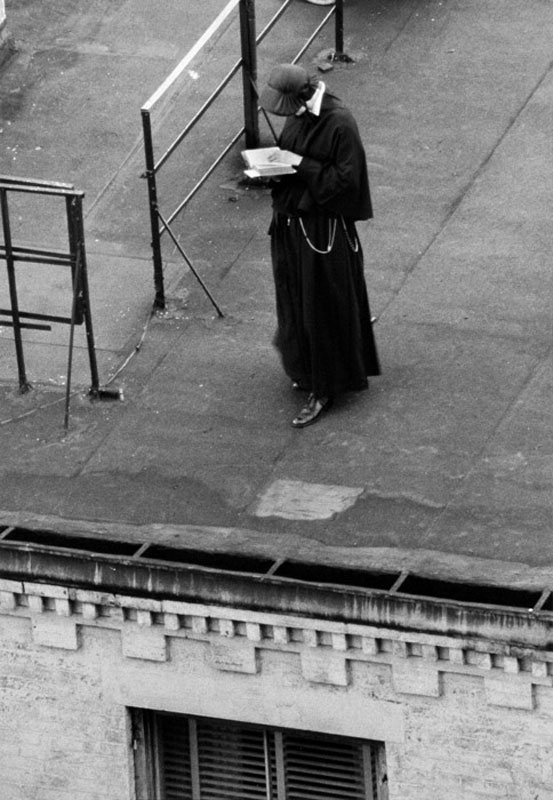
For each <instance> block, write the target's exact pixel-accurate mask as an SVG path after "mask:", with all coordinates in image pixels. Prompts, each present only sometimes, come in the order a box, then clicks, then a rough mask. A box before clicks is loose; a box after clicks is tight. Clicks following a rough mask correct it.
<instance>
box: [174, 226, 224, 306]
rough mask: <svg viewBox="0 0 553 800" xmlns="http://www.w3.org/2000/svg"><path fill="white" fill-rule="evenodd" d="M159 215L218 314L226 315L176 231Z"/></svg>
mask: <svg viewBox="0 0 553 800" xmlns="http://www.w3.org/2000/svg"><path fill="white" fill-rule="evenodd" d="M159 216H160V219H161V220H162V222H163V224H164V226H165V230H166V231H167V233H168V234H169V236H170V237H171V239H172V241H173V244H174V245H175V247H176V248H177V250H178V251H179V253H180V254H181V256H182V257H183V258H184V260H185V261H186V263H187V264H188V266H189V267H190V269H191V271H192V273H193V275H194V277H195V278H196V280H197V281H198V283H199V284H200V286H201V287H202V289H203V290H204V292H205V293H206V295H207V296H208V297H209V299H210V300H211V304H212V305H213V307H214V309H215V310H216V312H217V314H218V315H219V316H220V317H224V314H223V312H222V311H221V309H220V308H219V306H218V305H217V303H216V302H215V300H214V298H213V296H212V294H211V292H210V291H209V289H208V288H207V286H206V285H205V283H204V282H203V280H202V279H201V277H200V275H199V274H198V273H197V272H196V270H195V269H194V265H193V264H192V262H191V261H190V259H189V258H188V256H187V255H186V253H185V252H184V250H183V247H182V245H181V243H180V242H179V240H178V239H177V237H176V236H175V234H174V233H173V231H172V230H171V227H170V225H169V223H168V222H166V221H165V220H164V219H163V217H162V216H161V214H160V215H159Z"/></svg>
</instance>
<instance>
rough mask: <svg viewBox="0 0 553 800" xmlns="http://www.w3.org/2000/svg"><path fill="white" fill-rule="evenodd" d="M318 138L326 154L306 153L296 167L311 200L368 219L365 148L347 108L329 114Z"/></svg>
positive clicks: (370, 213) (348, 214)
mask: <svg viewBox="0 0 553 800" xmlns="http://www.w3.org/2000/svg"><path fill="white" fill-rule="evenodd" d="M320 142H321V143H323V142H324V151H325V155H324V156H322V155H321V156H319V155H318V154H317V156H318V157H315V156H314V155H311V154H306V155H304V156H303V159H302V161H301V163H300V164H299V165H298V167H297V174H298V177H299V178H300V179H301V180H302V181H303V182H304V183H305V184H306V185H307V188H308V190H309V195H310V198H311V200H312V201H313V202H314V203H315V205H316V206H318V207H319V208H322V209H324V210H325V211H327V212H329V213H332V214H342V215H343V216H345V217H350V218H352V219H369V218H370V217H372V204H371V196H370V190H369V179H368V174H367V162H366V157H365V151H364V148H363V144H362V142H361V138H360V136H359V131H358V129H357V125H356V123H355V120H354V119H353V117H352V116H351V114H350V113H349V112H348V111H347V110H346V109H337V110H335V111H333V112H332V113H330V114H328V116H327V119H326V120H325V121H324V134H323V135H322V136H321V139H320ZM320 150H321V152H322V150H323V148H320Z"/></svg>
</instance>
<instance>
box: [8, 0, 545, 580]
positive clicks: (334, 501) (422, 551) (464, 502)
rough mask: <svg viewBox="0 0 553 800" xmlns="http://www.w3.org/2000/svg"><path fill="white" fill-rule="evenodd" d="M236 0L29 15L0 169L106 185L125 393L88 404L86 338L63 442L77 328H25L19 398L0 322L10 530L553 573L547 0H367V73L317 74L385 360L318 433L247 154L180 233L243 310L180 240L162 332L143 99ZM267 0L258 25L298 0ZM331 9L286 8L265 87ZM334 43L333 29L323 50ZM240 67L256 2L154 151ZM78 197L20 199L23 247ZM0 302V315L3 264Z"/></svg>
mask: <svg viewBox="0 0 553 800" xmlns="http://www.w3.org/2000/svg"><path fill="white" fill-rule="evenodd" d="M225 5H226V3H225V0H201V2H200V1H199V0H186V2H182V0H166V2H165V3H163V4H162V6H159V7H157V6H156V14H155V17H152V16H151V7H150V4H148V3H145V2H143V0H90V2H88V3H86V4H75V3H73V2H71V0H51V1H50V2H48V3H47V4H46V3H43V2H42V0H26V2H23V1H22V0H12V2H11V3H9V4H8V7H7V15H8V19H7V23H8V28H9V31H10V33H11V35H12V37H13V40H14V42H15V45H16V48H17V50H16V52H15V53H14V55H13V56H12V57H11V59H9V60H8V61H7V63H4V65H3V66H2V67H0V103H1V124H0V128H1V132H0V153H1V157H2V166H1V169H0V172H1V173H2V174H3V175H9V176H20V177H28V178H40V179H47V180H54V181H63V182H68V183H72V184H74V185H75V187H76V188H77V189H81V190H83V191H84V192H85V193H86V196H85V215H86V216H85V227H86V237H87V238H86V248H87V255H88V264H89V280H90V284H91V293H92V314H93V321H94V329H95V335H96V344H97V353H98V360H99V366H100V373H101V383H102V385H105V386H109V387H112V388H118V389H121V391H122V396H123V399H122V400H120V401H118V400H114V401H96V402H91V401H90V400H89V399H88V397H87V393H86V392H87V388H88V386H89V382H90V377H89V373H88V362H87V358H86V347H85V341H84V336H83V334H82V332H81V331H80V330H79V331H78V332H77V340H76V344H77V351H76V354H75V359H74V372H73V384H72V385H73V389H74V394H73V396H72V399H71V414H70V423H69V428H68V430H65V429H64V426H63V417H64V398H65V390H64V382H65V374H66V369H67V341H68V330H67V327H66V326H57V327H56V328H55V329H54V330H53V331H52V332H50V333H42V332H36V331H35V332H33V331H31V332H28V333H27V334H26V336H25V356H26V360H27V367H28V373H29V378H30V380H31V382H32V384H33V390H32V391H31V392H29V393H28V394H25V395H20V394H19V392H18V389H17V369H16V360H15V350H14V344H13V336H12V332H11V330H10V329H8V328H1V329H0V397H1V401H2V403H1V409H2V410H1V412H0V437H1V445H2V463H1V465H0V509H1V512H0V524H6V525H21V526H30V527H39V528H41V527H42V528H47V529H51V530H71V531H80V532H82V533H83V534H93V535H95V536H108V537H110V536H113V537H116V538H118V539H121V538H128V539H129V540H133V541H141V540H144V541H146V540H148V541H151V540H152V538H154V539H155V540H156V541H160V542H164V543H171V544H182V545H183V546H193V547H197V548H206V549H212V550H221V551H225V552H227V551H228V552H242V553H243V552H248V553H253V554H264V555H268V556H269V557H271V558H272V557H275V555H278V556H286V555H288V556H291V557H292V556H293V557H301V558H303V559H306V560H311V561H315V562H321V563H340V564H343V565H350V566H351V565H355V566H357V567H359V566H367V567H374V568H381V569H388V570H395V569H406V570H413V571H416V572H418V573H424V574H427V575H434V576H438V577H441V578H454V579H459V580H475V581H480V582H492V583H493V582H496V583H499V584H502V585H505V584H511V585H521V586H540V587H541V586H543V585H553V539H552V535H551V534H552V521H553V520H552V504H551V498H552V494H551V488H552V469H551V467H552V461H553V458H552V434H551V408H552V403H551V400H552V391H551V389H552V381H551V378H552V374H551V332H552V311H551V309H552V295H553V282H552V278H551V268H550V259H551V252H552V249H553V248H552V245H553V228H552V226H551V222H550V215H551V198H552V190H553V180H552V173H551V108H552V104H553V69H552V60H551V33H550V31H551V29H552V26H553V5H552V4H551V3H546V2H542V0H528V2H526V3H524V4H520V3H519V2H515V0H489V1H488V2H486V3H480V2H477V0H467V2H465V3H463V4H461V5H460V4H458V3H455V2H453V0H439V2H438V0H426V1H425V2H415V3H412V2H406V1H405V0H389V1H388V2H384V1H383V0H382V1H381V0H374V2H369V0H346V5H345V49H346V52H347V54H348V55H349V56H350V57H351V58H352V59H353V61H352V62H351V63H336V64H334V66H333V68H332V70H330V71H328V72H325V73H324V75H323V74H322V77H323V79H324V80H325V81H326V82H327V84H328V85H329V87H330V88H331V89H332V90H333V91H334V92H335V93H336V94H338V95H340V96H342V97H343V98H344V99H345V100H346V101H347V102H348V104H349V105H350V107H351V108H352V109H353V111H354V113H355V114H356V117H357V119H358V122H359V126H360V129H361V132H362V136H363V139H364V142H365V146H366V150H367V158H368V162H369V173H370V177H371V187H372V192H373V199H374V204H375V212H376V217H375V219H374V221H371V222H369V223H362V224H361V225H360V226H359V233H360V236H361V239H362V242H363V246H364V250H365V261H366V276H367V284H368V288H369V295H370V298H371V306H372V308H373V311H374V313H375V314H376V316H377V317H378V321H377V323H376V327H375V332H376V338H377V344H378V347H379V353H380V357H381V362H382V368H383V374H382V376H381V377H380V378H378V379H374V380H372V381H371V386H370V390H369V392H368V393H361V394H359V395H349V396H346V397H344V398H342V399H341V400H340V401H339V402H338V403H337V405H336V406H335V408H334V409H333V410H332V411H331V412H330V413H329V414H328V415H326V416H325V417H324V418H323V419H322V420H321V421H320V422H318V423H317V424H316V425H314V426H313V427H311V428H308V429H306V430H304V431H296V430H294V429H292V428H291V426H290V420H291V418H292V417H293V416H294V414H295V412H296V410H297V409H298V407H299V406H300V405H301V404H302V398H301V397H298V396H297V394H295V393H294V392H292V390H291V389H290V386H289V384H288V381H287V380H286V378H285V376H284V374H283V373H282V370H281V367H280V364H279V363H278V358H277V356H276V353H275V352H274V350H273V348H272V345H271V338H272V333H273V328H274V310H273V306H274V301H273V290H272V278H271V269H270V259H269V240H268V237H267V228H268V224H269V218H270V198H269V195H268V192H267V190H266V189H265V188H256V187H253V186H249V185H246V184H244V183H243V181H242V180H241V176H242V173H241V168H242V167H241V163H240V158H239V154H238V153H239V149H240V148H239V147H237V148H236V152H235V153H233V154H232V155H231V156H229V157H228V158H227V159H226V160H225V162H224V163H223V164H222V165H221V166H220V167H219V168H218V169H217V170H216V172H215V173H214V174H213V176H212V177H211V178H210V180H209V181H208V183H207V185H206V186H205V187H204V188H203V189H202V190H201V192H200V193H199V194H198V195H197V197H196V198H195V199H194V201H193V202H192V203H191V205H190V206H189V208H187V210H186V211H185V212H184V213H183V214H182V215H181V216H180V217H179V219H178V221H177V223H176V225H175V228H176V230H177V232H178V236H179V239H180V242H181V244H182V246H183V247H184V249H185V250H186V252H187V254H188V256H189V257H190V258H191V260H192V262H193V263H194V265H195V266H196V268H197V269H198V270H199V272H200V274H201V276H202V278H203V279H204V280H205V282H206V284H207V285H208V287H209V289H210V291H211V292H212V293H213V295H214V296H215V298H216V300H217V302H218V304H219V305H220V306H221V308H222V309H223V312H224V317H223V318H222V319H221V318H219V317H218V316H217V315H216V314H215V313H214V309H213V307H212V305H211V304H210V302H209V300H208V298H207V297H206V295H205V294H204V292H203V291H202V290H201V288H200V287H199V285H198V283H197V282H196V280H195V279H194V277H193V275H192V274H191V272H190V271H189V270H188V268H187V266H186V264H185V263H184V262H183V261H182V259H181V257H180V255H179V253H178V252H177V250H176V249H175V248H174V247H172V246H171V243H170V242H169V240H168V241H167V242H165V245H164V247H165V249H164V257H165V263H166V273H165V277H166V288H167V296H168V307H167V310H166V312H164V313H162V314H158V315H156V316H153V317H152V316H151V307H152V301H153V296H154V293H153V279H152V263H151V258H150V233H149V217H148V204H147V192H146V185H145V182H144V181H143V180H142V179H141V178H140V175H141V173H142V172H143V170H144V156H143V150H142V139H141V119H140V108H141V106H142V105H143V104H144V103H145V101H146V100H147V99H148V98H149V96H150V95H151V94H152V92H153V91H154V90H155V89H156V88H157V86H158V85H159V84H160V83H161V82H162V81H163V80H164V78H165V77H166V76H167V75H168V74H169V73H170V72H171V70H172V69H173V68H174V67H175V65H176V64H177V63H178V62H179V60H180V59H181V58H182V57H183V56H184V55H185V54H186V53H187V52H188V50H189V49H190V48H191V47H192V45H193V44H194V43H195V42H196V40H197V39H198V37H199V36H200V35H201V34H202V33H203V32H204V30H205V29H206V28H207V27H208V25H209V24H210V23H211V22H212V21H213V20H214V19H215V17H216V16H217V15H218V14H219V12H220V11H221V10H222V9H223V8H224V7H225ZM256 6H257V16H258V23H259V24H258V29H261V27H262V25H263V24H264V22H265V21H267V20H268V19H269V17H270V16H271V15H272V14H273V13H274V12H275V11H276V10H277V9H278V8H279V7H280V6H281V2H280V1H279V0H258V1H257V4H256ZM324 13H325V10H324V9H321V8H318V7H316V6H313V5H309V4H307V3H304V2H301V0H297V2H295V3H293V4H292V5H291V7H290V8H289V10H288V11H287V12H286V14H285V16H284V17H283V20H282V22H281V23H280V24H279V26H278V28H276V29H275V31H274V33H273V34H271V35H270V36H269V37H268V38H267V39H266V41H265V42H264V43H263V45H262V46H261V49H260V53H259V75H260V81H263V80H264V78H265V77H266V76H267V74H268V71H269V69H270V67H271V66H272V65H273V64H274V63H276V62H281V61H288V60H291V59H292V58H294V56H295V54H296V52H297V51H298V49H299V47H300V46H301V43H302V41H303V39H304V38H306V37H307V35H309V33H310V32H311V31H312V29H313V27H314V25H315V24H316V22H317V21H318V20H320V19H321V17H322V15H323V14H324ZM332 43H333V38H332V26H330V27H328V28H327V29H326V31H325V33H324V34H323V36H322V37H321V38H320V39H318V40H317V42H316V44H315V45H314V46H313V47H312V49H311V51H309V53H308V54H307V55H306V56H305V57H304V59H303V61H302V63H303V64H304V65H306V66H308V67H310V68H313V69H315V68H316V65H317V64H321V63H324V55H325V53H326V51H327V50H328V49H329V48H331V47H332ZM238 56H239V50H238V34H237V15H236V14H234V15H231V16H230V17H229V19H228V21H227V22H226V23H225V26H224V29H223V30H222V32H221V33H220V34H219V35H218V36H217V37H215V39H214V40H212V41H211V42H210V44H209V46H208V47H207V48H206V49H205V50H204V51H202V53H201V55H199V56H198V58H197V59H196V60H195V61H194V63H193V65H191V68H190V69H189V70H187V71H186V73H185V74H184V76H183V79H182V80H181V81H179V82H178V84H177V85H176V86H175V90H174V91H173V92H171V94H170V96H168V97H167V98H166V99H165V100H164V101H163V102H162V103H161V104H160V107H159V108H156V115H155V118H154V120H155V121H154V129H155V133H154V139H155V144H156V152H157V154H158V155H160V154H161V153H162V152H163V151H164V149H165V147H166V146H167V145H168V143H169V142H170V141H171V140H172V137H173V136H174V135H175V134H176V133H177V132H178V131H179V130H180V129H182V127H184V124H185V123H186V121H187V120H188V119H189V118H190V116H191V115H192V114H193V113H194V111H195V110H197V108H199V106H200V105H201V102H202V101H203V99H204V98H205V97H206V96H207V95H208V94H209V93H210V92H211V91H212V89H213V88H214V86H215V85H216V83H217V81H218V80H219V79H220V78H221V77H222V75H223V74H224V73H225V71H226V68H227V67H228V66H230V65H232V64H233V63H234V62H235V61H236V59H237V58H238ZM240 89H241V86H240V80H237V81H236V83H233V84H232V85H231V87H229V90H228V91H227V93H226V94H225V95H224V98H223V99H222V100H221V102H220V104H219V106H218V107H217V109H216V111H215V112H214V113H210V114H208V115H206V118H205V119H204V122H203V123H202V129H201V131H200V134H199V136H198V137H194V136H193V137H191V141H190V143H189V144H187V145H186V146H184V147H183V148H182V153H180V154H179V155H178V157H175V160H174V162H171V166H170V167H169V169H168V170H167V171H166V172H165V173H164V174H163V178H162V181H161V184H160V187H161V188H160V204H161V207H162V210H163V209H166V210H167V213H170V211H171V210H172V208H174V207H175V206H176V205H177V204H178V202H179V201H180V200H181V199H182V197H183V196H184V194H185V193H187V192H188V191H189V189H190V188H191V187H192V186H193V185H194V182H195V178H196V176H197V174H201V171H202V167H203V166H204V164H207V163H208V162H209V159H210V158H212V157H214V156H215V155H217V154H218V152H219V151H220V149H222V146H223V145H224V143H225V139H226V138H228V136H229V133H234V131H235V130H237V129H238V128H239V127H240V125H241V117H240V103H241V97H240ZM261 128H262V132H263V135H264V136H268V129H267V128H266V127H265V126H264V123H263V122H262V123H261ZM33 202H34V203H36V202H37V201H33ZM59 211H60V209H59V208H58V207H56V206H55V204H54V206H52V204H43V205H39V204H38V203H37V204H36V205H32V204H31V206H30V207H28V206H25V204H24V203H23V201H21V200H18V201H17V202H16V204H15V205H14V208H13V220H12V225H13V235H14V239H17V240H18V241H24V242H34V243H39V242H40V243H45V242H46V243H53V244H58V243H59V242H60V241H64V236H65V233H64V229H63V225H60V220H61V221H63V215H60V213H59ZM0 274H1V273H0ZM18 281H19V291H20V305H21V307H22V308H23V309H24V310H28V311H31V310H33V311H42V312H43V313H44V312H45V311H49V310H51V309H54V310H55V313H57V310H59V309H63V310H65V311H68V310H69V307H70V305H69V304H70V296H69V292H68V288H69V287H68V283H67V276H65V275H64V274H63V273H62V272H61V270H56V269H52V270H50V271H48V272H47V271H46V269H45V268H44V267H34V268H32V269H31V268H29V267H24V268H21V267H18ZM0 291H1V293H2V294H1V306H2V307H4V308H5V307H7V304H8V299H7V283H6V280H5V276H4V275H3V276H2V278H0Z"/></svg>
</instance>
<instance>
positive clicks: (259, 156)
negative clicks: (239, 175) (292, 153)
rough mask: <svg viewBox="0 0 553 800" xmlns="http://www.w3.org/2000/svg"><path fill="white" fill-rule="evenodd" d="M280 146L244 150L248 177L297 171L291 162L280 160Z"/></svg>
mask: <svg viewBox="0 0 553 800" xmlns="http://www.w3.org/2000/svg"><path fill="white" fill-rule="evenodd" d="M280 152H281V151H280V147H258V148H256V149H255V150H242V158H243V159H244V161H245V163H246V166H247V167H248V169H245V170H244V174H245V175H247V176H248V178H267V177H270V176H271V175H292V174H294V173H295V171H296V170H295V169H294V167H291V166H290V164H284V163H283V162H282V161H280V162H279V160H278V156H279V154H280Z"/></svg>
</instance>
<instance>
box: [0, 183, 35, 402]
mask: <svg viewBox="0 0 553 800" xmlns="http://www.w3.org/2000/svg"><path fill="white" fill-rule="evenodd" d="M0 205H1V206H2V227H3V230H4V242H5V247H6V267H7V270H8V284H9V289H10V303H11V307H12V320H13V337H14V340H15V353H16V358H17V371H18V374H19V391H20V392H21V393H22V394H24V393H25V392H28V391H29V389H30V388H31V384H30V383H29V382H28V380H27V375H26V373H25V358H24V355H23V340H22V338H21V323H20V321H19V303H18V300H17V284H16V280H15V262H14V258H13V253H12V250H13V248H12V237H11V228H10V212H9V207H8V194H7V190H6V189H5V188H3V187H0Z"/></svg>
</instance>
